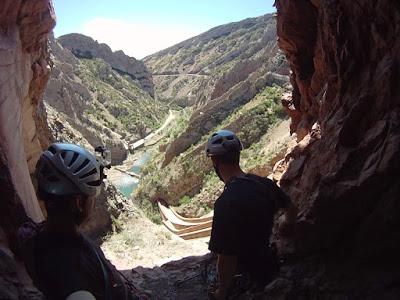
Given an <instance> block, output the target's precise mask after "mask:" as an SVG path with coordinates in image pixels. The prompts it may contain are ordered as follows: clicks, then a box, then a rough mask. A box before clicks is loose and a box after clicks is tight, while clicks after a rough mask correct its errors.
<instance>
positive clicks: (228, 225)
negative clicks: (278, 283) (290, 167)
mask: <svg viewBox="0 0 400 300" xmlns="http://www.w3.org/2000/svg"><path fill="white" fill-rule="evenodd" d="M289 204H290V198H289V197H288V196H287V195H286V194H285V193H284V192H283V191H282V190H281V189H280V188H279V187H278V186H277V185H276V184H275V183H274V182H272V181H271V180H269V179H267V178H263V177H259V176H256V175H253V174H246V175H243V176H239V177H236V178H234V179H232V180H231V181H230V182H228V183H227V184H226V185H225V188H224V191H223V192H222V194H221V196H220V197H219V198H218V199H217V201H216V202H215V204H214V217H213V225H212V231H211V238H210V244H209V249H210V250H211V251H212V252H215V253H217V254H226V255H237V257H238V268H239V271H240V272H248V273H250V274H253V275H255V276H256V277H257V276H258V277H260V276H262V274H263V273H265V272H266V269H267V268H268V267H267V266H266V265H267V264H268V263H269V259H270V256H271V254H270V251H269V239H270V236H271V232H272V227H273V220H274V214H275V213H276V212H277V210H278V209H280V208H286V207H288V206H289Z"/></svg>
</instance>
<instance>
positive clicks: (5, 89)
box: [0, 0, 55, 299]
mask: <svg viewBox="0 0 400 300" xmlns="http://www.w3.org/2000/svg"><path fill="white" fill-rule="evenodd" d="M54 25H55V15H54V10H53V7H52V4H51V1H49V0H37V1H27V0H5V1H1V2H0V28H1V30H0V193H1V201H0V226H1V227H0V298H1V299H41V296H40V293H38V292H37V291H35V289H34V288H33V287H32V288H28V284H27V283H26V282H25V281H24V280H23V279H21V277H20V274H21V270H20V271H18V270H19V269H21V268H20V267H19V265H18V264H17V263H16V262H15V261H14V260H13V254H12V253H11V252H10V251H9V249H8V247H9V246H8V242H7V241H8V240H9V241H12V240H13V234H14V233H15V230H16V228H17V227H18V226H19V225H20V224H21V222H23V221H24V220H26V218H27V215H28V216H29V217H31V218H32V219H34V220H35V221H41V220H42V219H43V215H42V212H41V210H40V208H39V205H38V202H37V199H36V194H35V191H34V188H33V185H32V182H31V177H30V174H31V173H32V172H33V170H34V166H35V164H36V161H37V159H38V157H39V155H40V153H41V151H42V148H43V147H45V146H47V144H48V143H49V142H50V140H51V134H50V131H49V129H48V128H47V125H46V122H45V120H46V115H45V112H44V110H43V107H42V105H41V104H39V100H40V99H41V97H42V94H43V90H44V88H45V85H46V82H47V79H48V77H49V72H50V66H51V64H50V60H49V53H48V48H47V37H48V34H49V33H50V32H51V30H52V29H53V27H54ZM22 269H23V268H22Z"/></svg>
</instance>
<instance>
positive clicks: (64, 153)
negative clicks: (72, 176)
mask: <svg viewBox="0 0 400 300" xmlns="http://www.w3.org/2000/svg"><path fill="white" fill-rule="evenodd" d="M66 156H67V152H66V151H63V152H61V157H62V158H63V159H65V157H66Z"/></svg>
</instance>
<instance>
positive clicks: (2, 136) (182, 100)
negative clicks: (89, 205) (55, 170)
mask: <svg viewBox="0 0 400 300" xmlns="http://www.w3.org/2000/svg"><path fill="white" fill-rule="evenodd" d="M275 7H276V13H275V14H266V15H263V16H260V17H256V18H248V19H245V20H242V21H239V22H234V23H229V24H225V25H221V26H218V27H215V28H212V29H210V30H209V31H206V32H204V33H202V34H200V35H198V36H195V37H193V38H190V39H187V40H185V41H182V42H180V43H178V44H176V45H174V46H172V47H169V48H167V49H164V50H162V51H159V52H157V53H154V54H152V55H150V56H147V57H145V58H144V59H143V60H137V59H135V58H133V57H130V56H128V55H126V54H125V53H124V52H122V51H112V50H111V48H110V47H109V46H108V45H106V44H102V43H99V42H98V41H96V40H94V39H92V38H91V37H89V36H85V35H82V34H78V33H71V34H67V35H63V36H59V37H55V36H54V34H53V28H54V26H55V24H56V13H57V12H55V11H54V8H53V5H52V2H51V0H36V1H28V0H18V1H11V0H4V1H2V2H1V3H0V28H1V29H2V30H1V31H0V193H1V194H2V197H1V200H0V299H44V297H43V295H42V294H41V293H40V292H39V291H38V290H37V288H36V287H34V286H33V284H32V282H31V280H30V278H29V276H28V275H27V273H26V271H25V268H24V266H23V263H22V262H21V261H20V259H19V255H18V254H19V253H18V251H17V249H18V247H17V246H18V245H16V244H15V241H16V239H15V235H16V231H17V229H18V227H19V226H20V225H21V224H22V223H23V222H24V221H26V220H27V219H29V218H30V219H32V220H34V221H35V222H40V221H42V220H44V216H45V215H46V212H45V209H44V206H43V205H42V204H41V202H40V201H39V200H38V198H37V196H36V192H35V186H36V182H35V179H34V171H35V165H36V162H37V160H38V158H39V156H40V154H41V152H42V150H43V149H46V148H47V147H48V146H49V145H50V144H51V143H53V142H56V141H58V142H68V143H75V144H79V145H81V146H83V147H85V148H87V149H88V150H89V151H92V152H93V151H94V148H95V147H96V146H100V145H103V146H106V147H107V148H108V149H110V151H111V156H112V162H111V165H112V166H111V170H108V176H109V178H108V180H107V182H106V184H105V185H104V186H103V188H102V193H101V196H100V197H99V199H98V200H97V203H96V207H95V212H94V216H93V217H92V219H91V220H90V221H89V223H88V224H87V225H86V227H85V228H84V231H85V232H86V233H87V234H88V235H89V236H90V237H92V238H93V239H95V240H96V241H97V242H98V243H99V244H100V245H101V247H102V249H103V250H104V252H105V254H106V256H107V258H108V259H110V260H111V261H112V262H113V263H114V264H115V265H116V266H117V268H118V269H119V270H121V271H122V272H123V274H125V276H127V277H128V278H129V279H130V280H131V281H132V282H133V283H134V284H135V286H137V287H139V288H140V289H142V290H144V291H146V293H147V294H148V295H149V297H150V299H167V300H168V299H206V295H207V291H206V284H205V283H204V278H203V277H204V274H203V273H202V272H204V268H205V269H206V270H207V263H206V262H207V261H208V260H209V258H210V257H209V254H207V253H208V250H207V244H206V242H207V238H203V239H199V240H194V241H184V240H182V239H180V238H179V237H177V236H175V235H174V234H173V233H172V232H169V231H168V230H167V229H166V228H164V227H163V226H162V221H163V220H162V218H161V215H160V212H159V208H158V206H157V199H162V200H163V201H164V202H165V203H164V204H165V205H169V206H170V207H174V209H175V211H176V212H177V213H178V214H180V215H181V216H183V217H186V218H194V217H201V216H204V215H207V214H208V213H210V212H211V211H212V209H213V205H214V201H215V200H216V198H217V197H218V195H219V194H220V192H221V191H222V189H223V183H222V182H220V181H219V179H218V177H217V176H216V175H215V173H214V171H213V167H212V165H211V162H210V161H209V160H207V158H206V157H205V155H204V147H205V143H206V141H207V138H208V136H209V135H210V134H211V133H212V132H214V131H216V130H219V129H222V128H226V129H229V130H232V131H234V132H236V133H237V135H238V136H239V137H240V139H241V140H242V142H243V146H244V150H243V154H242V166H243V168H244V169H245V170H246V171H247V172H251V173H254V174H258V175H261V176H265V177H267V176H268V177H269V178H272V179H273V180H274V181H276V182H277V183H279V185H280V186H281V187H282V189H283V190H284V191H285V192H286V193H287V194H288V195H290V197H291V198H292V200H293V201H294V202H295V203H296V204H297V206H298V207H299V213H298V216H297V219H296V226H295V235H294V236H293V237H291V238H282V237H278V235H277V234H276V233H275V231H274V235H273V242H274V243H275V244H276V245H277V248H278V252H279V257H280V260H281V262H282V267H281V271H280V274H279V276H278V277H277V278H276V279H275V280H274V281H273V282H272V283H271V284H269V285H268V286H267V287H266V288H265V290H264V291H263V292H262V293H260V294H259V295H258V296H257V299H398V298H399V297H400V288H399V287H400V271H399V264H398V263H399V259H398V257H397V254H398V253H399V251H400V242H399V241H400V234H399V231H398V228H399V226H400V207H399V201H398V200H397V199H398V195H399V194H400V160H399V154H400V153H399V152H400V93H399V88H398V86H397V82H398V81H399V78H400V74H399V65H400V42H399V38H398V37H399V34H400V5H399V4H398V3H397V2H395V1H390V0H377V1H366V0H359V1H344V0H335V1H323V0H300V1H297V0H296V1H295V0H276V1H275ZM106 172H107V171H106ZM129 172H131V173H132V174H133V173H135V174H133V176H137V178H136V177H135V178H133V177H132V174H129ZM124 178H125V179H124ZM124 180H126V181H127V182H125V183H124V182H123V181H124ZM276 222H278V220H276Z"/></svg>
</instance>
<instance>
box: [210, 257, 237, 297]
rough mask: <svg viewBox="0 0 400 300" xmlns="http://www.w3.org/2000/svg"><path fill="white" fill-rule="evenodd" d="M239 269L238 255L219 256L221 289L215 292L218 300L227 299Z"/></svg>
mask: <svg viewBox="0 0 400 300" xmlns="http://www.w3.org/2000/svg"><path fill="white" fill-rule="evenodd" d="M236 267H237V256H236V255H224V254H219V255H218V277H219V287H218V289H217V290H216V291H215V298H216V299H218V300H222V299H225V297H226V295H227V293H228V290H229V287H230V286H231V284H232V279H233V276H234V275H235V272H236Z"/></svg>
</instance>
